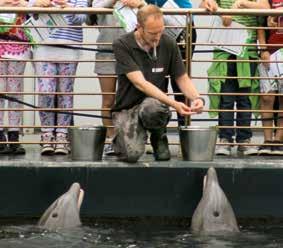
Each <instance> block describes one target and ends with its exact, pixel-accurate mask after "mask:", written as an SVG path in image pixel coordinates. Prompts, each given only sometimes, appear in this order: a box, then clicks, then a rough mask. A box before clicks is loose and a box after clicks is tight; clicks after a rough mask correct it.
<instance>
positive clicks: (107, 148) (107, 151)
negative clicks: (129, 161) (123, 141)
mask: <svg viewBox="0 0 283 248" xmlns="http://www.w3.org/2000/svg"><path fill="white" fill-rule="evenodd" d="M103 154H104V155H106V156H115V155H116V153H115V150H114V148H113V145H112V143H110V144H105V145H104V149H103Z"/></svg>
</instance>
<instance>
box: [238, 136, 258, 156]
mask: <svg viewBox="0 0 283 248" xmlns="http://www.w3.org/2000/svg"><path fill="white" fill-rule="evenodd" d="M239 143H248V144H250V143H251V139H246V140H243V141H241V142H239ZM238 153H239V154H240V155H258V148H257V147H255V146H245V145H243V146H238Z"/></svg>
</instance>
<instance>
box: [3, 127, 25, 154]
mask: <svg viewBox="0 0 283 248" xmlns="http://www.w3.org/2000/svg"><path fill="white" fill-rule="evenodd" d="M8 140H9V141H12V142H18V141H19V132H18V131H9V132H8ZM7 153H9V154H13V155H24V154H26V150H25V148H24V147H23V146H22V145H21V144H9V147H8V150H7Z"/></svg>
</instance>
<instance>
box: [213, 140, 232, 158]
mask: <svg viewBox="0 0 283 248" xmlns="http://www.w3.org/2000/svg"><path fill="white" fill-rule="evenodd" d="M219 143H231V142H229V140H227V139H225V138H222V139H220V140H219ZM231 144H232V143H231ZM231 154H232V148H231V145H217V146H216V148H215V155H224V156H231Z"/></svg>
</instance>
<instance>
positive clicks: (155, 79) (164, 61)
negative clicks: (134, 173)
mask: <svg viewBox="0 0 283 248" xmlns="http://www.w3.org/2000/svg"><path fill="white" fill-rule="evenodd" d="M137 21H138V25H137V29H136V30H135V31H134V32H131V33H128V34H126V35H123V36H121V37H120V38H118V39H117V40H115V41H114V43H113V50H114V54H115V58H116V61H117V63H116V73H117V75H118V90H117V93H116V101H115V106H114V107H113V108H112V117H113V122H114V126H115V132H116V136H115V138H114V140H113V146H114V150H115V152H116V153H117V154H119V159H120V160H122V161H126V162H132V163H134V162H136V161H137V160H138V159H139V158H140V156H141V155H142V154H143V153H144V149H145V143H146V140H147V131H149V132H150V133H151V137H150V141H151V145H152V147H153V153H154V157H155V159H156V160H158V161H164V160H169V159H170V151H169V147H168V140H167V136H166V126H167V123H168V122H169V119H170V117H171V113H170V111H169V106H171V107H173V108H174V109H176V111H177V112H178V113H179V114H181V115H191V114H193V113H200V112H201V111H202V109H203V105H204V100H203V99H202V98H201V97H200V96H199V94H198V92H197V90H196V88H195V87H194V85H193V84H192V81H191V79H190V78H189V77H188V75H187V73H186V72H185V67H184V64H183V62H182V58H181V55H180V51H179V49H178V46H177V44H176V42H175V40H173V39H172V38H170V37H169V36H167V35H166V34H163V31H164V21H163V14H162V12H161V10H160V9H159V8H158V7H156V6H155V5H146V6H144V7H142V8H141V9H139V11H138V13H137ZM167 75H170V77H171V78H174V79H175V80H176V82H177V84H178V86H179V88H180V89H181V91H182V92H183V94H184V95H185V96H186V97H187V98H189V99H190V100H192V105H191V107H189V106H187V105H185V104H184V103H182V102H177V101H175V100H174V99H173V98H170V97H168V96H167V95H166V92H167V87H168V84H167V80H166V78H165V77H166V76H167Z"/></svg>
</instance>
